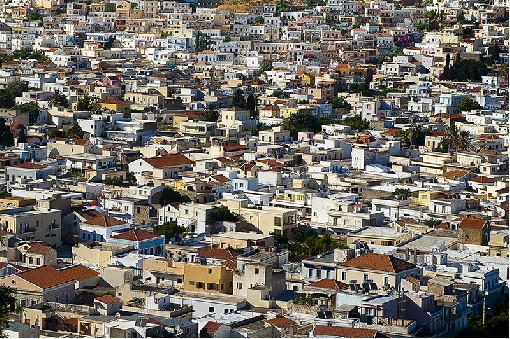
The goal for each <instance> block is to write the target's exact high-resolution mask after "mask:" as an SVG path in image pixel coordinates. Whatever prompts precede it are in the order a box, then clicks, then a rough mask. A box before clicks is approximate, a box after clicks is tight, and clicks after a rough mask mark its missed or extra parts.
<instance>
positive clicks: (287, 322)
mask: <svg viewBox="0 0 510 339" xmlns="http://www.w3.org/2000/svg"><path fill="white" fill-rule="evenodd" d="M267 322H268V323H269V324H271V325H273V326H275V327H278V328H284V327H288V326H292V325H295V324H296V322H295V321H294V320H292V319H289V318H285V317H276V318H273V319H269V320H268V321H267Z"/></svg>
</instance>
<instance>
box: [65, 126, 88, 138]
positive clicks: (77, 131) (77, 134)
mask: <svg viewBox="0 0 510 339" xmlns="http://www.w3.org/2000/svg"><path fill="white" fill-rule="evenodd" d="M84 134H85V133H84V132H83V130H82V129H81V127H80V125H78V124H76V123H75V124H74V125H73V126H71V128H70V129H68V130H67V133H66V136H67V137H68V138H77V139H81V138H83V136H84Z"/></svg>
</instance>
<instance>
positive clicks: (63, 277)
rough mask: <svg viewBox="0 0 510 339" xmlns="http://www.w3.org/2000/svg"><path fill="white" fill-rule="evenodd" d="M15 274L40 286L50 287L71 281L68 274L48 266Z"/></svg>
mask: <svg viewBox="0 0 510 339" xmlns="http://www.w3.org/2000/svg"><path fill="white" fill-rule="evenodd" d="M16 275H17V276H18V277H20V278H21V279H23V280H26V281H28V282H30V283H32V284H34V285H36V286H39V287H41V288H50V287H53V286H57V285H61V284H64V283H67V282H70V281H73V278H72V277H70V276H69V275H68V274H66V273H63V272H61V271H58V270H56V269H54V268H53V267H50V266H42V267H38V268H34V269H32V270H28V271H24V272H21V273H18V274H16Z"/></svg>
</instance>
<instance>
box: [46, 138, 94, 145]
mask: <svg viewBox="0 0 510 339" xmlns="http://www.w3.org/2000/svg"><path fill="white" fill-rule="evenodd" d="M51 140H55V141H64V142H67V141H73V142H74V144H75V145H79V146H83V145H85V144H87V142H89V140H88V139H79V138H51Z"/></svg>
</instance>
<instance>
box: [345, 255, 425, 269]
mask: <svg viewBox="0 0 510 339" xmlns="http://www.w3.org/2000/svg"><path fill="white" fill-rule="evenodd" d="M341 266H345V267H353V268H362V269H366V270H374V271H383V272H394V273H398V272H402V271H406V270H410V269H413V268H415V267H416V265H414V264H411V263H409V262H407V261H404V260H401V259H398V258H395V257H394V256H391V255H387V254H377V253H366V254H363V255H360V256H359V257H356V258H353V259H350V260H347V261H346V262H344V263H342V264H341Z"/></svg>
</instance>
